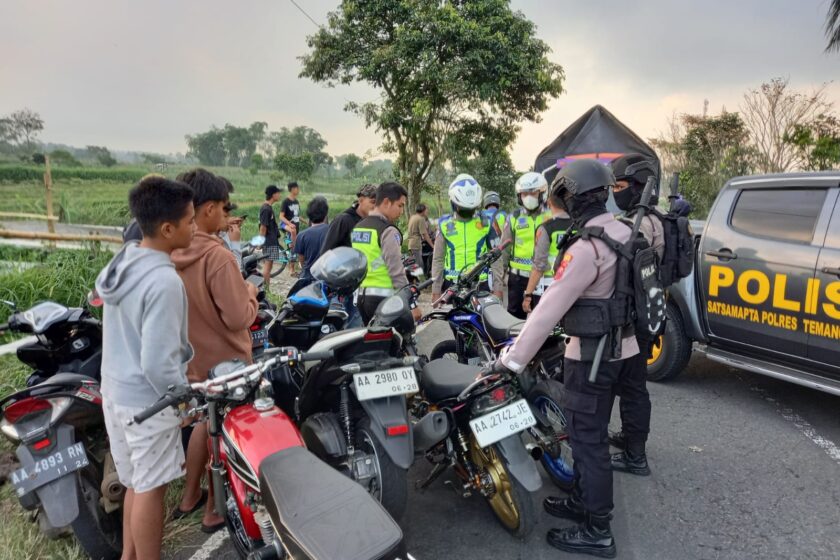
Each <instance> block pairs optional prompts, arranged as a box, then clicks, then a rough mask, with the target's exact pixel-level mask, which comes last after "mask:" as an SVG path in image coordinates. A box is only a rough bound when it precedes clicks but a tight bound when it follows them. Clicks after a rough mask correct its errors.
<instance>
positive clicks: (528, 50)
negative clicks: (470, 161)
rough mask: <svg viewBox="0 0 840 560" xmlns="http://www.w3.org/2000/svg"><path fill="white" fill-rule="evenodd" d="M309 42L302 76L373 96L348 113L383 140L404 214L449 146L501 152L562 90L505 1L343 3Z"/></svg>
mask: <svg viewBox="0 0 840 560" xmlns="http://www.w3.org/2000/svg"><path fill="white" fill-rule="evenodd" d="M307 43H308V45H309V47H310V49H311V50H310V52H309V53H308V54H306V55H305V56H303V57H302V61H303V69H302V71H301V74H300V75H301V77H306V78H310V79H312V80H314V81H316V82H325V83H326V84H327V85H334V84H335V83H343V84H349V83H352V82H366V83H368V84H370V85H372V86H373V87H375V88H377V89H378V90H379V91H380V97H379V100H378V101H374V102H369V103H354V102H351V103H348V104H347V106H346V107H345V109H346V110H348V111H352V112H354V113H356V114H357V115H359V116H361V117H362V118H363V119H364V121H365V125H366V126H368V127H370V126H373V127H375V128H376V129H377V130H378V131H380V132H382V133H383V134H384V136H385V139H384V144H383V146H382V148H383V150H384V151H386V152H390V153H396V154H397V167H398V170H399V179H400V181H401V182H402V183H404V184H405V186H406V187H407V188H408V190H409V193H410V201H409V202H410V204H409V206H410V207H413V206H415V205H416V204H417V203H418V202H419V200H420V193H421V189H422V188H423V185H424V182H425V180H426V178H427V177H428V174H429V173H430V171H431V170H432V168H433V166H434V165H435V163H436V162H437V161H438V160H439V159H441V158H442V157H445V154H446V150H447V148H446V144H447V143H448V142H450V141H451V139H453V138H457V143H458V144H461V145H466V144H469V143H471V142H472V143H478V141H479V140H481V139H482V138H484V137H487V136H494V137H496V138H503V139H504V140H506V141H507V142H506V144H505V145H508V144H509V143H510V142H511V141H512V140H513V139H514V138H515V136H516V133H517V132H518V130H519V127H518V123H519V122H520V121H522V120H531V121H537V120H539V115H540V113H541V112H542V111H544V110H545V109H546V107H547V103H548V100H549V98H552V97H557V96H558V95H559V94H560V93H561V92H562V83H563V69H562V68H561V67H560V66H559V65H557V64H554V63H552V62H551V61H549V60H548V58H547V54H548V53H549V51H550V49H549V48H548V46H547V45H546V44H545V43H544V42H543V41H541V40H539V39H537V38H536V37H535V26H534V24H533V23H532V22H530V21H528V20H527V19H526V18H525V16H524V15H522V13H521V12H513V11H512V10H511V9H510V6H509V2H508V0H457V1H456V0H452V1H448V2H429V1H428V0H366V1H364V2H363V1H361V0H344V1H343V2H342V3H341V5H340V6H339V8H338V10H336V11H335V12H331V13H330V14H329V16H328V22H327V25H326V26H324V27H322V28H321V29H320V30H319V31H318V32H317V33H316V34H315V35H313V36H310V37H308V38H307Z"/></svg>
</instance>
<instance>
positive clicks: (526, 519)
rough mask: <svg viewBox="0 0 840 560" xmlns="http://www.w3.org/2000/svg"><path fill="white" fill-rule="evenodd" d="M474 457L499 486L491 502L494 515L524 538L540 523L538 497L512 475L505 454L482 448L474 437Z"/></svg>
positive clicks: (471, 446) (497, 450)
mask: <svg viewBox="0 0 840 560" xmlns="http://www.w3.org/2000/svg"><path fill="white" fill-rule="evenodd" d="M470 455H471V457H472V460H473V463H475V464H476V465H477V466H478V467H479V468H481V469H483V470H486V471H487V472H488V474H489V475H490V477H491V479H492V480H493V482H494V484H496V482H497V480H498V481H499V484H500V485H501V487H502V490H501V491H500V490H499V486H498V485H497V487H496V493H495V494H494V495H493V496H492V497H490V498H486V499H487V505H489V506H490V509H492V510H493V514H494V515H495V516H496V519H498V520H499V523H501V524H502V527H504V528H505V529H506V530H507V531H508V532H509V533H510V534H511V535H513V536H514V537H517V538H520V539H524V538H525V537H527V536H528V535H529V534H530V533H531V531H533V529H534V527H535V526H536V524H537V507H536V505H535V500H536V494H532V493H531V492H528V491H527V490H526V489H525V487H524V486H522V484H520V483H519V481H518V480H517V479H516V477H514V476H513V475H511V474H510V471H509V470H508V468H507V466H505V463H504V460H502V453H501V451H500V450H499V448H498V447H497V446H496V445H491V446H488V447H486V448H484V449H481V448H479V447H478V443H477V442H476V441H475V437H474V436H470Z"/></svg>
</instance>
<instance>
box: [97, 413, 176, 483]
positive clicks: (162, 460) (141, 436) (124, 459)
mask: <svg viewBox="0 0 840 560" xmlns="http://www.w3.org/2000/svg"><path fill="white" fill-rule="evenodd" d="M102 401H103V403H102V404H103V412H104V414H105V428H106V429H107V430H108V439H109V441H110V446H111V456H112V457H113V458H114V465H115V466H116V467H117V475H118V476H119V478H120V482H121V483H122V484H123V486H125V487H126V488H131V489H133V490H134V491H135V492H138V493H139V492H148V491H149V490H154V489H155V488H158V487H160V486H163V485H164V484H167V483H169V482H172V481H173V480H175V479H177V478H180V477H182V476H184V448H183V444H182V443H181V419H180V418H179V417H178V415H177V413H176V412H175V410H173V409H172V408H171V407H169V408H166V409H165V410H162V411H161V412H159V413H157V414H155V415H154V416H152V417H151V418H149V419H148V420H146V421H145V422H143V423H142V424H132V425H131V426H129V425H128V421H129V420H130V419H132V418H134V415H135V414H137V413H139V412H141V411H142V410H144V407H136V406H122V405H118V404H115V403H113V402H112V401H110V400H108V399H102Z"/></svg>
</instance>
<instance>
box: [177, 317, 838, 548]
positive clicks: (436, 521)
mask: <svg viewBox="0 0 840 560" xmlns="http://www.w3.org/2000/svg"><path fill="white" fill-rule="evenodd" d="M423 334H424V339H423V340H421V345H422V347H425V348H421V349H423V350H424V351H428V348H430V347H431V345H433V344H434V343H435V342H437V341H438V340H440V339H442V338H443V337H445V336H446V335H447V330H446V329H445V328H438V327H434V328H430V329H427V331H426V332H425V333H423ZM649 389H650V393H651V400H652V402H653V418H652V433H651V438H650V442H649V445H648V453H649V458H650V461H651V468H652V469H653V473H652V475H651V476H650V477H646V478H645V477H635V476H631V475H626V474H622V473H617V474H616V475H615V479H614V488H615V510H614V521H613V531H614V534H615V538H616V543H617V547H618V557H619V558H622V559H638V560H643V559H644V560H648V559H663V560H666V559H667V560H673V559H686V560H688V559H698V560H700V559H703V560H711V559H718V558H720V559H724V558H725V559H740V558H743V559H752V558H762V559H775V558H779V559H782V558H784V559H791V558H797V559H798V558H809V559H811V558H819V559H822V558H825V559H829V558H831V559H836V558H840V449H838V446H835V444H838V445H840V398H838V397H833V396H830V395H826V394H823V393H819V392H816V391H813V390H808V389H804V388H800V387H797V386H795V385H791V384H788V383H783V382H781V381H776V380H773V379H770V378H766V377H763V376H759V375H755V374H750V373H746V372H740V371H737V370H732V369H728V368H725V367H723V366H721V365H719V364H715V363H713V362H711V361H708V360H706V359H705V358H703V357H702V356H698V355H695V356H694V358H693V359H692V361H691V364H690V365H689V367H688V368H687V370H686V371H685V372H684V373H683V374H682V375H681V376H680V377H679V378H677V379H676V380H674V381H672V382H670V383H667V384H655V383H652V384H650V385H649ZM613 425H614V426H617V425H618V417H617V407H616V414H615V415H614V417H613ZM428 470H429V467H428V465H427V464H426V463H425V461H424V460H418V462H417V463H416V464H415V466H414V467H413V468H412V469H411V470H410V472H409V480H410V483H411V484H412V488H411V490H410V494H409V505H408V510H407V512H406V514H405V516H404V517H403V519H402V520H401V525H402V527H403V530H404V532H405V538H406V542H407V544H408V547H409V550H410V552H412V554H413V555H414V556H415V557H416V558H417V559H418V560H426V559H432V558H459V559H461V560H479V559H481V560H484V559H488V558H499V559H502V558H503V559H511V560H513V559H523V560H524V559H529V560H540V559H549V558H550V559H557V558H581V557H583V556H580V555H567V554H565V553H562V552H560V551H558V550H555V549H553V548H551V547H550V546H548V544H546V542H545V533H546V531H547V530H548V529H549V528H551V527H557V526H561V525H563V524H564V523H565V522H564V521H561V520H557V519H555V518H552V517H550V516H548V515H547V514H544V513H540V518H539V524H538V526H537V528H536V530H535V531H534V532H533V533H532V534H531V536H530V537H529V538H528V539H527V540H525V541H519V540H516V539H514V538H512V537H511V536H509V535H508V534H507V533H506V532H505V530H504V529H503V528H502V527H501V525H499V524H498V523H497V522H496V520H495V518H494V517H493V514H492V513H491V511H490V509H489V507H488V506H487V505H486V504H485V502H484V500H483V499H482V498H480V497H479V496H473V497H471V498H468V499H464V498H461V497H459V496H457V495H456V494H455V493H454V492H453V491H452V490H451V489H450V488H449V487H447V486H445V485H444V483H443V482H444V480H445V479H446V478H450V479H453V480H454V475H450V476H447V475H444V476H443V477H441V479H438V481H437V482H435V483H434V484H433V485H432V486H431V487H430V488H429V489H428V490H426V491H425V492H422V493H421V492H418V491H415V490H414V489H413V482H414V481H416V480H418V479H422V478H423V477H424V475H425V474H426V473H427V472H428ZM544 482H545V484H544V486H543V489H542V490H541V491H540V492H539V493H538V495H536V496H535V499H536V500H538V501H539V503H540V506H539V507H540V511H541V512H542V508H541V502H542V499H543V498H544V497H545V496H547V495H549V494H552V493H553V492H554V490H553V488H552V487H551V483H550V482H549V481H548V479H547V478H546V479H545V480H544ZM200 540H201V539H200V538H199V537H195V541H196V545H199V541H200ZM196 550H197V546H188V547H183V548H182V549H181V550H180V551H179V552H178V553H177V554H176V555H175V556H173V558H177V559H178V560H181V559H187V558H190V557H191V556H192V555H193V554H194V553H195V552H196ZM199 554H200V555H199V556H198V558H213V559H217V558H218V559H227V558H231V559H233V558H235V557H236V554H235V552H233V549H232V548H231V547H230V546H229V545H228V544H227V543H225V544H223V545H222V546H221V547H220V548H218V549H216V550H214V551H212V552H209V551H203V552H201V553H199Z"/></svg>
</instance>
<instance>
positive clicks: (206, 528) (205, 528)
mask: <svg viewBox="0 0 840 560" xmlns="http://www.w3.org/2000/svg"><path fill="white" fill-rule="evenodd" d="M224 528H225V522H224V521H219V522H218V523H216V524H215V525H205V524H204V523H202V524H201V532H202V533H207V534H208V535H212V534H213V533H215V532H216V531H218V530H219V529H224Z"/></svg>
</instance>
